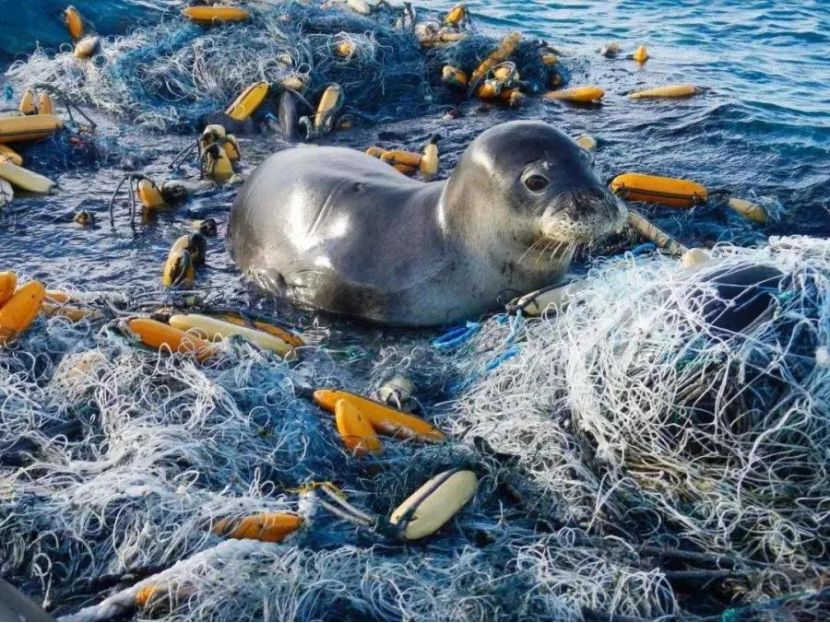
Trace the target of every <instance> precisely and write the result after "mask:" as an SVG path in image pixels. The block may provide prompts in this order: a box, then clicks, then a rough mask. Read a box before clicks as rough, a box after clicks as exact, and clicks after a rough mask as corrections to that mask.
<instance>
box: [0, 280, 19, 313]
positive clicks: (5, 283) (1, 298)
mask: <svg viewBox="0 0 830 623" xmlns="http://www.w3.org/2000/svg"><path fill="white" fill-rule="evenodd" d="M15 289H17V275H15V274H14V273H13V272H11V271H4V272H0V307H3V305H5V304H6V303H7V302H8V300H9V299H10V298H11V297H12V295H13V294H14V291H15Z"/></svg>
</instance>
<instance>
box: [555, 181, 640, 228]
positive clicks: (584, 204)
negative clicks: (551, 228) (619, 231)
mask: <svg viewBox="0 0 830 623" xmlns="http://www.w3.org/2000/svg"><path fill="white" fill-rule="evenodd" d="M557 203H558V204H559V208H560V209H561V210H562V211H563V213H564V214H565V215H566V216H568V217H569V218H571V219H573V220H574V221H579V220H582V219H585V218H596V217H602V218H607V219H610V220H613V221H616V220H617V219H618V218H619V217H620V214H621V212H620V211H621V210H624V209H625V206H624V205H623V204H622V202H621V201H620V200H619V199H618V198H617V197H615V196H614V195H612V194H611V193H610V192H608V191H607V190H606V189H605V188H602V187H596V186H594V187H590V188H581V189H579V190H573V191H571V192H568V193H564V194H563V195H561V196H560V197H559V199H558V200H557Z"/></svg>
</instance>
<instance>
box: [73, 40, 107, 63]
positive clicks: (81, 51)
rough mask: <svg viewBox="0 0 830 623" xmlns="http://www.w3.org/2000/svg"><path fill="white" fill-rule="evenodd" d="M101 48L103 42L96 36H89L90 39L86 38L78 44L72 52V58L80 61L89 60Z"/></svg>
mask: <svg viewBox="0 0 830 623" xmlns="http://www.w3.org/2000/svg"><path fill="white" fill-rule="evenodd" d="M100 47H101V40H100V39H99V38H98V37H96V36H94V35H89V36H88V37H84V38H83V39H81V40H80V41H78V43H76V44H75V49H74V50H73V51H72V56H74V57H75V58H78V59H87V58H92V57H93V56H94V55H95V53H96V52H98V48H100Z"/></svg>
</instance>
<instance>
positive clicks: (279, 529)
mask: <svg viewBox="0 0 830 623" xmlns="http://www.w3.org/2000/svg"><path fill="white" fill-rule="evenodd" d="M302 525H303V518H302V517H300V516H299V515H295V514H293V513H259V514H256V515H249V516H247V517H240V518H239V519H220V520H219V521H217V522H216V524H214V526H213V533H214V534H216V535H218V536H222V537H226V538H228V539H252V540H255V541H264V542H266V543H279V542H280V541H283V540H284V539H285V538H286V537H287V536H288V535H290V534H293V533H294V532H296V531H297V530H299V529H300V528H301V527H302Z"/></svg>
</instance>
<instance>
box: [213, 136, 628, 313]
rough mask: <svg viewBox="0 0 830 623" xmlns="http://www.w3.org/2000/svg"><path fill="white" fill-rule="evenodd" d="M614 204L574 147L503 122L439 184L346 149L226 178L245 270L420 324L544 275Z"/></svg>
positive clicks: (550, 276) (340, 307)
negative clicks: (240, 180)
mask: <svg viewBox="0 0 830 623" xmlns="http://www.w3.org/2000/svg"><path fill="white" fill-rule="evenodd" d="M626 215H627V213H626V209H625V206H624V205H623V204H622V202H621V201H620V200H619V199H617V198H616V197H614V196H613V195H612V194H611V193H610V192H609V191H608V190H607V189H606V188H605V186H604V185H603V184H602V183H601V182H600V180H599V179H598V178H597V176H596V174H595V173H594V172H593V170H592V167H591V156H590V154H589V153H588V152H587V151H586V150H584V149H582V148H581V147H580V146H579V145H577V144H576V143H575V142H574V141H573V140H572V139H571V138H569V137H568V136H567V135H566V134H564V133H563V132H561V131H559V130H557V129H556V128H554V127H552V126H550V125H548V124H545V123H542V122H536V121H514V122H510V123H505V124H502V125H498V126H495V127H493V128H490V129H489V130H487V131H485V132H483V133H482V134H481V135H480V136H479V137H478V138H476V139H475V140H474V141H473V142H472V143H471V144H470V146H469V147H468V148H467V150H466V151H465V152H464V155H463V157H462V159H461V162H460V163H459V164H458V166H457V167H456V169H455V171H454V172H453V173H452V175H451V176H450V178H449V179H448V180H446V181H439V182H429V183H425V182H420V181H417V180H412V179H409V178H407V177H405V176H404V175H402V174H400V173H398V172H397V171H395V169H393V168H392V167H390V166H388V165H387V164H384V163H382V162H380V161H379V160H377V159H375V158H372V157H370V156H368V155H366V154H364V153H361V152H357V151H355V150H351V149H345V148H339V147H318V148H312V147H299V148H294V149H289V150H286V151H282V152H278V153H276V154H274V155H272V156H270V157H269V158H268V159H267V160H266V161H265V162H263V163H262V164H261V165H260V166H259V167H258V168H257V169H256V170H255V171H254V172H253V173H252V174H251V176H250V177H249V178H248V180H247V181H246V182H245V184H244V186H243V187H242V188H241V189H240V191H239V194H238V195H237V198H236V201H235V202H234V205H233V208H232V210H231V215H230V221H229V230H228V247H229V250H230V253H231V256H232V257H233V259H234V261H235V262H236V264H237V265H238V266H239V267H240V268H241V269H242V270H243V271H244V272H245V273H246V274H247V276H248V277H249V278H250V279H251V280H253V281H254V282H255V283H257V284H258V285H259V286H260V287H261V288H263V289H265V290H267V291H270V292H273V293H276V294H278V295H280V296H287V297H288V298H290V299H291V300H293V301H294V302H296V303H300V304H303V305H308V306H311V307H314V308H317V309H321V310H325V311H328V312H333V313H337V314H345V315H348V316H354V317H358V318H362V319H365V320H369V321H373V322H376V323H381V324H388V325H395V326H433V325H444V324H450V323H454V322H458V321H460V320H464V319H469V318H474V317H477V316H480V315H481V314H483V313H485V312H488V311H491V310H494V309H496V308H498V307H499V306H500V305H503V304H504V302H505V296H506V295H507V294H508V293H510V292H513V293H516V292H527V291H530V290H533V289H538V288H540V287H542V286H545V285H549V284H551V283H554V282H556V281H557V280H559V279H561V278H562V276H563V275H564V273H565V271H566V270H567V268H568V266H569V264H570V261H571V258H572V257H573V254H574V252H575V250H576V249H577V248H578V247H579V246H580V245H583V244H587V243H590V242H592V241H594V240H596V239H598V238H601V237H603V236H605V235H607V234H609V233H611V232H613V231H615V230H619V229H621V228H622V226H623V225H624V223H625V219H626ZM507 298H508V299H509V296H508V297H507Z"/></svg>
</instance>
